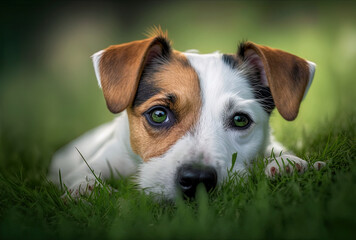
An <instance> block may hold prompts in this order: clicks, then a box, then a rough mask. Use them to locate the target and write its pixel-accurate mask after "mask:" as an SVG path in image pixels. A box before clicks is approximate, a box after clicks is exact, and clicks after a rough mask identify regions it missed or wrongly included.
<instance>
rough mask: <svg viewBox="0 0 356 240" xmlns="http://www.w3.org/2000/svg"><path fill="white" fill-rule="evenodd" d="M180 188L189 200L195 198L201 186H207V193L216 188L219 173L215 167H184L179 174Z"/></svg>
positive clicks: (179, 170)
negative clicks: (197, 189) (198, 187)
mask: <svg viewBox="0 0 356 240" xmlns="http://www.w3.org/2000/svg"><path fill="white" fill-rule="evenodd" d="M177 182H178V188H179V189H180V190H181V191H182V193H183V194H184V195H185V196H186V197H188V198H194V197H195V192H196V188H197V186H198V185H199V184H203V185H204V186H205V189H206V191H208V192H209V191H210V190H212V189H214V188H215V186H216V183H217V173H216V170H215V169H214V168H213V167H210V166H200V165H183V166H182V167H180V168H179V169H178V172H177Z"/></svg>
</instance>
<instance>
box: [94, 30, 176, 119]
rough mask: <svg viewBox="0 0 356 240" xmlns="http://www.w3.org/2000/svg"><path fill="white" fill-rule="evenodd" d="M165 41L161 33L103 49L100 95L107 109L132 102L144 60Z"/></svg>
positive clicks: (159, 50) (118, 109)
mask: <svg viewBox="0 0 356 240" xmlns="http://www.w3.org/2000/svg"><path fill="white" fill-rule="evenodd" d="M168 44H169V41H168V40H167V39H166V38H165V35H164V33H162V35H158V36H155V37H151V38H148V39H145V40H140V41H134V42H130V43H125V44H120V45H114V46H110V47H108V48H107V49H105V51H104V53H103V54H102V56H101V59H100V63H99V69H100V77H101V85H102V89H103V93H104V97H105V100H106V104H107V106H108V108H109V110H110V111H111V112H113V113H118V112H121V111H123V110H125V109H126V108H127V107H128V106H129V105H130V104H131V103H132V101H133V99H134V97H135V93H136V89H137V86H138V83H139V80H140V77H141V73H142V71H143V68H144V66H145V64H146V61H147V60H148V58H150V56H151V55H161V54H162V53H163V51H164V48H165V46H164V45H168Z"/></svg>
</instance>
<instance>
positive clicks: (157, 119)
mask: <svg viewBox="0 0 356 240" xmlns="http://www.w3.org/2000/svg"><path fill="white" fill-rule="evenodd" d="M144 116H145V117H146V120H147V122H148V123H149V124H150V125H151V126H152V127H155V128H169V127H171V126H172V125H173V124H174V122H175V116H174V114H173V113H172V111H171V110H170V109H169V108H168V107H165V106H154V107H151V108H150V109H148V110H147V111H146V112H145V113H144Z"/></svg>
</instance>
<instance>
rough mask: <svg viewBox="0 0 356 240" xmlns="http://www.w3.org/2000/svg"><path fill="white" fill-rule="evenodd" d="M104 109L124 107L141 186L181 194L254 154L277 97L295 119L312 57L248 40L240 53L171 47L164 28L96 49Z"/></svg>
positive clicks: (262, 143)
mask: <svg viewBox="0 0 356 240" xmlns="http://www.w3.org/2000/svg"><path fill="white" fill-rule="evenodd" d="M93 60H94V66H95V70H96V75H97V77H98V80H99V84H100V85H101V87H102V89H103V92H104V96H105V99H106V102H107V105H108V108H109V109H110V110H111V111H112V112H114V113H118V112H121V111H123V110H125V109H126V111H127V114H128V118H129V124H130V138H131V139H130V141H131V147H132V150H133V151H134V152H135V153H136V154H138V155H139V156H140V157H141V158H142V160H143V164H141V166H140V170H139V173H138V181H139V184H140V186H141V187H142V188H143V189H145V190H146V191H147V192H151V193H158V194H159V195H160V196H164V197H165V198H168V199H173V198H174V197H175V196H176V195H177V193H178V192H181V191H182V192H183V193H184V194H185V195H187V196H188V197H192V196H194V194H195V189H196V186H197V184H199V183H203V184H204V185H205V186H206V188H207V189H208V190H209V189H211V188H213V187H215V185H216V184H218V183H219V182H221V181H222V180H223V179H224V178H225V177H226V176H227V169H229V168H230V167H231V164H232V162H231V157H232V154H233V153H235V152H236V153H237V161H236V164H235V165H234V171H239V170H240V171H243V169H245V165H246V164H248V163H250V162H251V161H252V160H253V159H255V158H256V157H258V156H259V155H261V154H262V153H263V152H264V150H265V147H266V144H268V140H269V124H268V121H269V115H270V113H271V111H272V110H273V109H274V107H275V106H276V107H277V109H278V110H279V112H280V113H281V115H282V116H283V117H284V118H286V119H287V120H293V119H294V118H295V117H296V116H297V114H298V109H299V105H300V102H301V100H302V98H303V96H304V95H305V93H306V90H307V88H308V87H309V85H310V83H311V80H312V78H313V75H314V69H315V68H314V64H312V63H310V62H307V61H305V60H303V59H301V58H299V57H296V56H294V55H291V54H288V53H285V52H283V51H280V50H275V49H271V48H268V47H264V46H260V45H257V44H254V43H251V42H247V43H242V44H241V45H240V46H239V49H238V52H237V54H234V55H226V54H220V53H213V54H204V55H201V54H195V53H181V52H178V51H175V50H172V49H171V47H170V44H169V41H168V40H167V38H166V37H165V36H164V35H163V34H161V33H160V34H158V36H156V37H152V38H148V39H146V40H142V41H135V42H132V43H128V44H122V45H115V46H111V47H109V48H108V49H106V50H103V51H100V52H98V53H97V54H95V55H94V56H93Z"/></svg>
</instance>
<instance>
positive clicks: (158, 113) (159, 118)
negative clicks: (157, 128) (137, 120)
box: [151, 109, 167, 123]
mask: <svg viewBox="0 0 356 240" xmlns="http://www.w3.org/2000/svg"><path fill="white" fill-rule="evenodd" d="M151 119H152V121H154V122H155V123H163V122H164V121H165V120H166V119H167V113H166V112H165V111H164V110H161V109H158V110H154V111H152V113H151Z"/></svg>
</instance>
